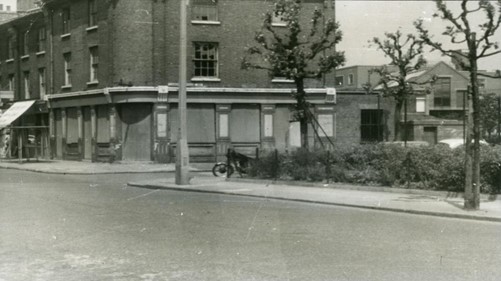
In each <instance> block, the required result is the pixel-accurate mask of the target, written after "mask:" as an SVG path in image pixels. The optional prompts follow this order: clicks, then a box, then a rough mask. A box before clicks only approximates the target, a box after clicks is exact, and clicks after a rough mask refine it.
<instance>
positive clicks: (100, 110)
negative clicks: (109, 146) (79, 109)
mask: <svg viewBox="0 0 501 281" xmlns="http://www.w3.org/2000/svg"><path fill="white" fill-rule="evenodd" d="M96 115H97V142H98V143H107V142H110V114H109V109H108V106H107V105H100V106H97V107H96Z"/></svg>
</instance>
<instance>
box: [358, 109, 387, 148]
mask: <svg viewBox="0 0 501 281" xmlns="http://www.w3.org/2000/svg"><path fill="white" fill-rule="evenodd" d="M360 132H361V141H362V142H375V141H382V140H383V111H382V110H380V109H363V110H362V112H361V127H360Z"/></svg>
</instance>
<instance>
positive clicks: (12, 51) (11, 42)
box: [7, 35, 16, 60]
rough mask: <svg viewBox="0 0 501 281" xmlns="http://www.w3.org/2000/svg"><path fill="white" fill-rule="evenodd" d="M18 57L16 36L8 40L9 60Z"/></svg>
mask: <svg viewBox="0 0 501 281" xmlns="http://www.w3.org/2000/svg"><path fill="white" fill-rule="evenodd" d="M15 56H16V44H14V36H13V35H11V36H9V38H7V60H13V59H14V58H15Z"/></svg>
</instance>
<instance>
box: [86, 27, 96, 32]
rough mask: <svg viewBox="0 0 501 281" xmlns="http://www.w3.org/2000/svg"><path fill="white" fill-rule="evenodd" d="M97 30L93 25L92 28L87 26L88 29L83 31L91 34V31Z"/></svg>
mask: <svg viewBox="0 0 501 281" xmlns="http://www.w3.org/2000/svg"><path fill="white" fill-rule="evenodd" d="M97 28H98V27H97V25H94V26H89V27H87V28H86V29H85V30H86V31H87V32H91V31H95V30H97Z"/></svg>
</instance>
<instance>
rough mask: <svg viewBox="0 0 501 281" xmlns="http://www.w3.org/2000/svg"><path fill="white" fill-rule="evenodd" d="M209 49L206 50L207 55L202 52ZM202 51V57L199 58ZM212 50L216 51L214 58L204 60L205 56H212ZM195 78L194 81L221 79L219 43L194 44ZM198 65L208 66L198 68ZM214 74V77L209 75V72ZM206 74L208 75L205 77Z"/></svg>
mask: <svg viewBox="0 0 501 281" xmlns="http://www.w3.org/2000/svg"><path fill="white" fill-rule="evenodd" d="M204 47H208V50H205V52H206V54H205V55H204V54H203V53H202V52H203V51H204V50H203V48H204ZM198 49H200V56H199V57H197V53H198V52H199V51H198ZM211 49H214V54H213V55H214V58H213V59H210V58H204V56H207V57H210V56H211V53H210V51H211ZM193 51H194V52H193V60H192V61H193V77H192V79H209V80H210V79H219V43H217V42H193ZM197 63H199V64H200V65H203V64H204V63H206V64H207V66H205V67H204V66H198V67H197ZM211 70H212V72H213V75H209V72H211ZM204 72H206V75H203V74H204Z"/></svg>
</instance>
